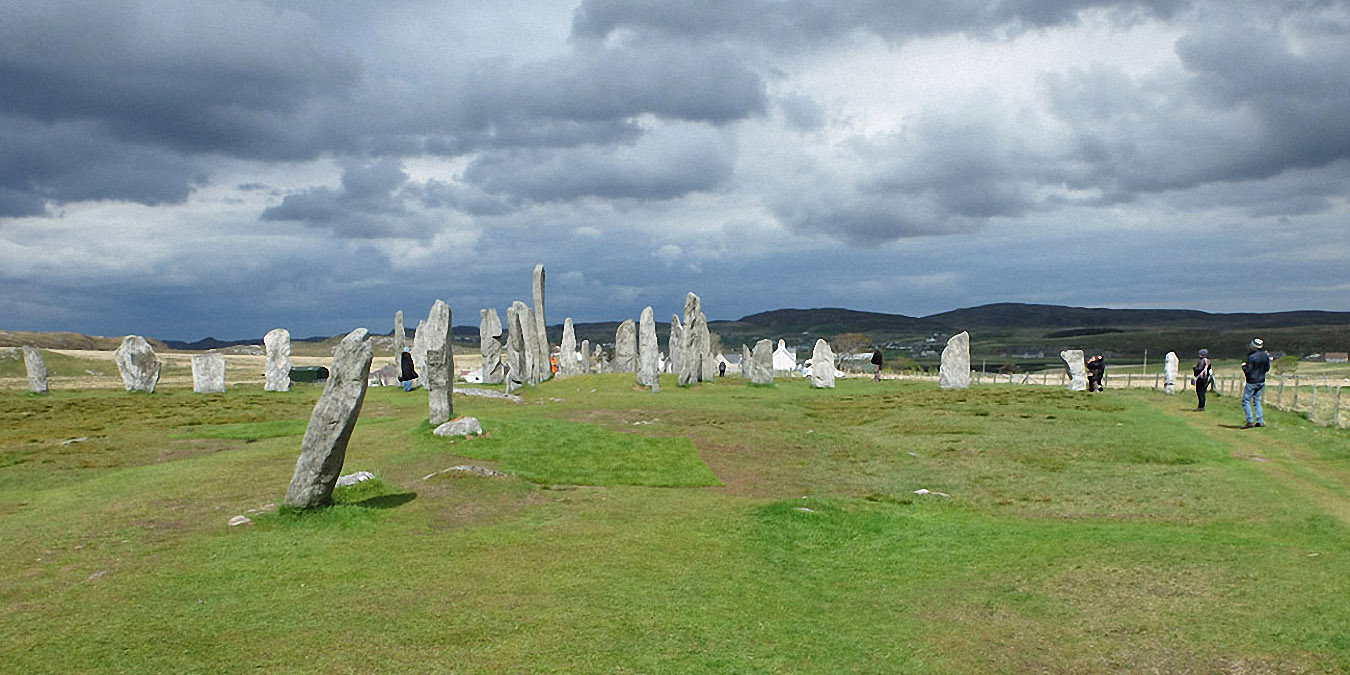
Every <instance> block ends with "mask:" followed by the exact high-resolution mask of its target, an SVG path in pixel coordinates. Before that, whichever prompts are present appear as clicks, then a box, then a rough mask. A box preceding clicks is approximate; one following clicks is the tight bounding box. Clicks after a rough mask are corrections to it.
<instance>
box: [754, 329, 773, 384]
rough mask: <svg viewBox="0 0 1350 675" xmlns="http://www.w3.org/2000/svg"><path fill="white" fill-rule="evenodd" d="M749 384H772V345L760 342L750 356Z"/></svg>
mask: <svg viewBox="0 0 1350 675" xmlns="http://www.w3.org/2000/svg"><path fill="white" fill-rule="evenodd" d="M750 384H760V385H768V384H773V343H772V342H770V341H768V340H760V341H759V342H756V343H755V351H753V352H752V353H751V354H750Z"/></svg>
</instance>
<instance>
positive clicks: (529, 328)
mask: <svg viewBox="0 0 1350 675" xmlns="http://www.w3.org/2000/svg"><path fill="white" fill-rule="evenodd" d="M516 319H517V320H519V321H520V334H521V337H522V338H524V340H525V351H524V354H525V382H526V383H527V384H530V385H536V384H539V383H540V382H543V381H544V379H543V375H542V374H541V373H542V372H543V371H544V369H545V368H546V367H547V366H546V365H545V364H547V363H548V360H547V357H545V360H544V362H543V363H540V362H539V358H540V354H539V331H538V330H537V329H538V326H537V325H536V324H535V320H534V310H532V309H530V308H529V307H527V306H526V305H525V303H523V302H522V303H520V306H519V307H517V308H516Z"/></svg>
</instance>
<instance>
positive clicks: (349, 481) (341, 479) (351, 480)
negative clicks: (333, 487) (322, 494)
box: [337, 471, 375, 487]
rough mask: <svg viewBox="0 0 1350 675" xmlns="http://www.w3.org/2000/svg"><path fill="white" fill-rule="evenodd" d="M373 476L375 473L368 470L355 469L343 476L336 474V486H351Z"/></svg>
mask: <svg viewBox="0 0 1350 675" xmlns="http://www.w3.org/2000/svg"><path fill="white" fill-rule="evenodd" d="M374 477H375V474H373V473H371V472H369V471H357V472H356V473H349V474H347V475H345V476H338V479H337V487H351V486H353V485H356V484H357V483H364V482H366V481H368V480H370V479H372V478H374Z"/></svg>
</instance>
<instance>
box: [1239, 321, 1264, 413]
mask: <svg viewBox="0 0 1350 675" xmlns="http://www.w3.org/2000/svg"><path fill="white" fill-rule="evenodd" d="M1269 370H1270V354H1267V353H1266V344H1265V343H1264V342H1262V341H1261V338H1256V339H1254V340H1252V343H1251V344H1249V345H1247V360H1246V361H1243V362H1242V372H1243V374H1245V375H1246V376H1247V386H1246V388H1244V389H1243V390H1242V412H1245V413H1247V423H1246V424H1244V425H1242V428H1243V429H1250V428H1252V427H1264V426H1266V415H1265V412H1263V411H1262V410H1261V391H1262V390H1263V389H1265V388H1266V372H1267V371H1269ZM1253 408H1255V409H1256V417H1255V422H1253V417H1252V409H1253Z"/></svg>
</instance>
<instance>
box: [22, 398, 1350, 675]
mask: <svg viewBox="0 0 1350 675" xmlns="http://www.w3.org/2000/svg"><path fill="white" fill-rule="evenodd" d="M662 384H663V388H662V391H661V392H660V393H657V394H651V393H648V392H645V391H640V390H637V389H636V388H635V387H634V386H632V379H631V376H630V375H604V376H585V377H580V378H573V379H568V380H561V381H554V382H549V383H545V384H544V385H541V386H540V387H538V388H537V389H533V390H527V391H525V392H523V395H524V398H525V402H524V403H520V404H516V403H511V402H508V401H502V400H496V399H485V398H476V397H463V396H456V397H455V406H456V414H464V415H473V416H475V417H478V418H479V419H480V420H481V421H482V423H483V426H484V428H485V429H486V430H487V432H488V436H487V437H483V438H477V439H472V440H458V441H453V442H451V441H449V440H446V439H439V438H435V437H433V436H431V435H430V428H429V426H428V425H427V424H426V420H425V417H426V411H427V407H426V396H425V394H424V393H422V392H414V393H404V392H402V391H401V390H400V389H397V388H393V387H387V388H373V389H371V390H370V392H369V394H368V397H367V400H366V403H365V407H364V409H363V411H362V418H361V422H360V424H359V425H358V426H357V429H356V432H355V434H354V436H353V439H352V442H351V446H350V448H349V450H348V454H347V462H346V468H345V470H344V471H345V472H353V471H358V470H366V471H371V472H373V473H375V474H376V475H377V476H378V477H379V478H378V480H376V481H370V482H368V483H364V484H361V485H358V486H355V487H353V488H347V489H340V490H339V491H338V493H337V499H338V503H337V504H335V505H334V506H333V507H330V508H328V509H323V510H320V511H317V512H312V513H291V512H281V513H279V512H278V510H277V507H276V503H278V502H280V500H281V497H282V495H283V494H284V492H285V489H286V485H287V482H288V481H289V479H290V476H291V471H292V469H293V468H294V464H295V460H296V457H297V455H298V452H299V445H300V437H301V435H302V434H303V432H304V427H305V421H306V420H307V418H308V416H309V412H310V409H311V408H312V406H313V403H314V401H315V400H316V399H317V397H318V394H319V391H320V389H319V388H318V387H313V386H300V387H297V388H296V389H295V390H294V391H292V392H288V393H284V394H278V393H270V394H269V393H264V392H262V391H261V390H260V388H257V387H256V386H252V385H250V386H240V387H235V388H233V389H232V390H231V391H230V392H229V393H227V394H223V395H211V396H202V395H195V394H192V393H191V391H190V389H188V388H184V387H181V386H180V387H164V388H162V389H161V390H160V391H158V392H157V393H155V394H153V395H133V394H127V393H125V392H121V391H117V390H114V389H101V390H90V391H69V390H64V391H63V390H55V391H54V393H53V394H51V395H50V396H34V395H30V394H24V393H21V392H19V391H4V392H0V541H3V542H5V546H4V549H5V555H4V556H0V670H3V671H4V672H15V673H66V672H99V673H102V672H106V673H114V672H115V673H142V672H144V673H159V672H173V673H239V672H268V673H300V672H331V673H369V672H436V673H503V672H505V673H598V672H604V673H649V672H708V673H801V672H810V673H843V672H875V673H1005V672H1052V673H1096V672H1103V673H1104V672H1167V673H1173V672H1196V673H1210V672H1232V673H1264V672H1269V673H1287V672H1346V671H1350V602H1347V601H1346V599H1347V598H1350V432H1347V431H1343V430H1334V429H1327V428H1319V427H1315V426H1312V425H1310V424H1308V423H1307V422H1306V421H1305V420H1303V419H1302V418H1300V417H1297V416H1294V415H1290V414H1283V413H1277V412H1273V411H1268V420H1269V422H1270V426H1269V427H1267V428H1264V429H1257V430H1248V431H1242V430H1238V429H1236V428H1235V427H1237V426H1238V425H1240V424H1241V422H1242V421H1243V420H1242V414H1241V412H1240V411H1239V410H1238V409H1237V402H1236V400H1235V399H1234V398H1232V397H1224V398H1221V399H1218V400H1215V401H1213V404H1212V406H1211V409H1210V410H1209V411H1208V412H1205V413H1195V412H1190V411H1189V410H1188V409H1189V408H1191V407H1193V406H1194V401H1193V399H1191V398H1190V397H1189V396H1176V397H1165V396H1163V395H1161V394H1159V393H1157V392H1153V391H1148V390H1142V389H1140V390H1128V391H1127V390H1111V391H1108V392H1106V393H1104V394H1097V395H1087V394H1083V393H1077V394H1075V393H1069V392H1065V391H1061V390H1058V389H1055V388H1050V387H1013V386H997V385H990V386H981V387H975V388H972V389H970V390H966V391H941V390H938V389H937V388H936V386H935V385H933V384H932V383H928V382H897V381H887V382H883V383H881V384H876V383H873V382H871V381H870V380H842V381H840V383H839V387H838V389H836V390H832V391H814V390H810V389H808V388H807V387H806V384H805V383H804V382H803V381H802V380H792V381H786V382H784V381H780V383H779V384H778V385H777V386H775V387H772V388H758V387H756V388H751V387H747V386H745V385H744V384H743V383H742V381H740V380H739V379H731V378H727V379H726V380H725V381H717V382H712V383H706V384H704V385H702V386H700V387H697V388H694V389H679V388H677V387H676V386H674V381H673V378H671V377H667V378H666V379H664V380H663V382H662ZM76 439H83V440H76ZM465 463H469V464H478V465H481V466H487V467H492V468H496V469H498V470H500V471H503V472H506V473H509V474H511V476H510V477H506V478H479V477H465V476H461V475H458V474H454V473H440V471H441V470H442V469H445V468H447V467H450V466H454V465H457V464H465ZM919 489H926V490H929V491H932V493H938V492H940V493H945V495H947V496H942V495H938V494H932V493H930V494H926V495H920V494H916V493H915V491H916V490H919ZM243 513H247V514H249V515H250V516H251V517H253V518H254V520H255V524H254V525H252V526H246V527H236V528H230V527H228V526H227V524H226V523H227V521H228V520H229V519H230V517H231V516H234V515H237V514H243Z"/></svg>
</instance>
